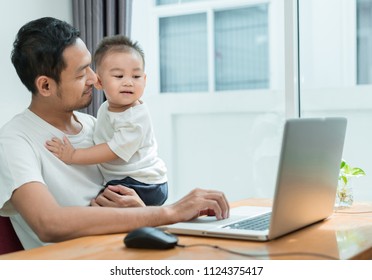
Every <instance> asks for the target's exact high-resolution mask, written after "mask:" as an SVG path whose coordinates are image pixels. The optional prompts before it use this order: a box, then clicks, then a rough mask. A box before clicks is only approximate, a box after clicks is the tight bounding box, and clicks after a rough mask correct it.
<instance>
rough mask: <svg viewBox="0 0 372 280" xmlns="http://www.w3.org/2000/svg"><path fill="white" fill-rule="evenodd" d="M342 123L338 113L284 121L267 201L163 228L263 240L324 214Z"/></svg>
mask: <svg viewBox="0 0 372 280" xmlns="http://www.w3.org/2000/svg"><path fill="white" fill-rule="evenodd" d="M346 125H347V120H346V118H341V117H340V118H300V119H288V120H286V121H285V124H284V131H283V139H282V145H281V151H280V157H279V164H278V171H277V179H276V186H275V192H274V198H273V204H272V207H255V206H242V207H236V208H232V209H231V210H230V217H229V218H228V219H225V220H216V218H215V217H209V216H202V217H199V218H197V219H194V220H192V221H189V222H182V223H176V224H173V225H167V226H165V227H163V228H165V229H166V230H167V231H168V232H171V233H175V234H185V235H197V236H210V237H220V238H230V239H242V240H256V241H267V240H272V239H275V238H278V237H280V236H283V235H285V234H288V233H290V232H293V231H295V230H298V229H300V228H303V227H306V226H308V225H311V224H313V223H316V222H319V221H322V220H324V219H326V218H327V217H329V216H330V215H331V214H332V213H333V209H334V203H335V198H336V188H337V183H338V175H339V168H340V163H341V159H342V151H343V146H344V139H345V133H346ZM247 185H248V187H249V183H247ZM246 224H248V225H246Z"/></svg>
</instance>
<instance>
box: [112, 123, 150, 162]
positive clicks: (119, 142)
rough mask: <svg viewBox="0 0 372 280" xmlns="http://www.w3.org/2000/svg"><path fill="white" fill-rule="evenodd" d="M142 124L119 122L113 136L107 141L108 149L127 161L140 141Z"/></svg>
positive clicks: (139, 145)
mask: <svg viewBox="0 0 372 280" xmlns="http://www.w3.org/2000/svg"><path fill="white" fill-rule="evenodd" d="M142 135H143V131H142V126H141V125H140V124H138V123H132V122H129V121H127V122H121V124H120V125H118V124H117V125H116V127H115V132H114V136H113V138H112V139H111V140H110V141H109V142H108V145H109V147H110V149H111V150H112V151H113V152H114V153H115V154H117V155H118V156H119V157H120V158H121V159H123V160H125V161H127V162H128V161H129V160H130V159H131V157H132V156H133V155H134V154H135V153H136V152H137V151H138V149H139V148H140V147H141V143H142V138H143V137H142Z"/></svg>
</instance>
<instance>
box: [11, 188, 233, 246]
mask: <svg viewBox="0 0 372 280" xmlns="http://www.w3.org/2000/svg"><path fill="white" fill-rule="evenodd" d="M11 202H12V204H13V205H14V207H15V209H16V210H17V211H18V212H19V213H20V214H21V216H22V217H23V218H24V219H25V220H26V222H27V223H28V224H29V226H30V227H31V228H32V229H33V230H34V231H35V233H36V234H37V235H38V236H39V238H40V239H41V240H42V241H44V242H59V241H64V240H69V239H72V238H77V237H81V236H87V235H97V234H109V233H120V232H128V231H131V230H133V229H135V228H138V227H142V226H160V225H166V224H172V223H176V222H181V221H187V220H190V219H192V218H195V217H197V216H198V215H201V214H206V213H207V212H208V213H210V212H213V213H214V214H215V215H216V217H217V219H222V218H226V217H228V215H229V206H228V203H227V201H226V198H225V196H224V195H223V193H221V192H218V191H209V190H201V189H196V190H194V191H192V192H191V193H189V194H188V195H187V196H185V197H184V198H182V199H181V200H180V201H178V202H176V203H174V204H172V205H168V206H163V207H140V208H138V207H136V208H113V207H62V206H60V205H59V204H58V203H57V202H56V200H55V199H54V198H53V196H52V195H51V193H50V192H49V191H48V188H47V187H46V186H45V185H43V184H42V183H39V182H31V183H27V184H24V185H23V186H21V187H19V188H18V189H17V190H15V191H14V192H13V195H12V197H11Z"/></svg>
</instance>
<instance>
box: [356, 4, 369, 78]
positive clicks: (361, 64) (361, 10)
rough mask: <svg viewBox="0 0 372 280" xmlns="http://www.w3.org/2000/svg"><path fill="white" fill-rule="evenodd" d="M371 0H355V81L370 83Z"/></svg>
mask: <svg viewBox="0 0 372 280" xmlns="http://www.w3.org/2000/svg"><path fill="white" fill-rule="evenodd" d="M371 26H372V1H371V0H357V63H358V66H357V67H358V68H357V82H358V84H371V83H372V54H371V50H372V28H371Z"/></svg>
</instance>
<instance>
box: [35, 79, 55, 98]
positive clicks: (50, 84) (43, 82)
mask: <svg viewBox="0 0 372 280" xmlns="http://www.w3.org/2000/svg"><path fill="white" fill-rule="evenodd" d="M35 85H36V89H37V92H38V93H39V94H40V95H42V96H45V97H47V96H50V95H51V94H52V92H53V89H54V87H55V81H54V80H53V79H51V78H49V77H47V76H39V77H37V78H36V81H35Z"/></svg>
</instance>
